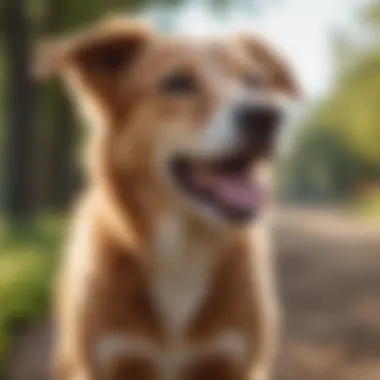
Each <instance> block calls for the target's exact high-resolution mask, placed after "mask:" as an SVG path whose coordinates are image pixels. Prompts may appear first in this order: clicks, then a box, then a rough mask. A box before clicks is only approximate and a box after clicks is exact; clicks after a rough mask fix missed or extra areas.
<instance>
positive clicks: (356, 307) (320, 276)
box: [276, 209, 380, 380]
mask: <svg viewBox="0 0 380 380" xmlns="http://www.w3.org/2000/svg"><path fill="white" fill-rule="evenodd" d="M277 220H278V226H277V232H276V242H277V252H278V270H279V277H280V281H279V287H280V292H281V295H282V300H283V303H284V306H285V315H286V324H285V326H286V328H285V337H284V344H283V347H282V350H281V354H280V359H279V362H278V370H277V372H278V376H277V379H278V380H306V379H307V380H379V379H380V224H377V225H375V224H373V223H372V224H369V223H367V222H364V221H358V220H353V219H350V218H348V217H347V216H345V215H342V214H340V213H334V214H331V213H327V212H324V211H316V210H313V211H310V210H309V211H305V210H295V209H293V210H283V211H282V212H281V213H280V215H279V217H278V219H277Z"/></svg>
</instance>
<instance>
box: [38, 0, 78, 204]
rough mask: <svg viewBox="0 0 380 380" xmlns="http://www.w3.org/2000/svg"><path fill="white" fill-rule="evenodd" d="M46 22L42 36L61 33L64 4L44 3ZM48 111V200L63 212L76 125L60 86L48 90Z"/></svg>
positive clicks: (70, 177)
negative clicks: (49, 106)
mask: <svg viewBox="0 0 380 380" xmlns="http://www.w3.org/2000/svg"><path fill="white" fill-rule="evenodd" d="M46 5H47V12H46V16H47V19H46V22H45V26H44V30H43V33H44V34H46V35H48V36H51V35H53V36H55V35H59V34H61V33H63V31H64V29H65V24H66V18H67V7H68V4H67V1H65V0H47V2H46ZM46 95H47V96H48V97H49V98H50V99H49V104H50V105H51V109H50V119H49V123H50V125H49V126H48V127H49V129H50V133H49V134H48V141H47V144H48V147H47V154H48V156H47V157H46V159H47V160H48V161H47V162H46V163H45V167H47V173H46V174H47V178H46V185H47V194H46V196H47V199H46V203H47V205H48V206H49V207H50V208H53V209H55V210H62V209H64V208H65V206H66V205H67V203H68V201H69V199H70V196H71V193H72V190H73V187H74V185H73V183H74V180H73V178H74V169H75V166H74V160H73V155H74V147H75V122H74V120H73V116H72V113H71V112H70V105H69V102H68V99H67V98H66V96H65V95H64V93H63V90H62V87H61V86H52V87H50V88H49V89H48V90H47V94H46V93H45V96H46Z"/></svg>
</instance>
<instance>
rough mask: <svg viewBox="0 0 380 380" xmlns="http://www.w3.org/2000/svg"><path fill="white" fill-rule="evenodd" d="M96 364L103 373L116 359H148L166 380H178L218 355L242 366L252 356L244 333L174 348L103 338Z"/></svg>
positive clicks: (112, 336)
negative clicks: (182, 373)
mask: <svg viewBox="0 0 380 380" xmlns="http://www.w3.org/2000/svg"><path fill="white" fill-rule="evenodd" d="M95 354H96V362H97V363H98V365H99V366H100V369H101V371H105V372H107V371H109V370H111V368H112V367H109V366H110V365H111V364H112V361H113V360H114V359H117V357H129V358H135V359H146V360H148V361H149V363H151V364H152V365H153V366H154V368H155V370H156V371H157V372H158V374H159V378H160V379H162V380H177V379H178V376H179V373H180V371H181V369H182V368H184V366H186V365H189V364H196V363H197V362H198V361H200V360H202V359H205V358H207V357H208V356H211V355H215V354H222V355H225V356H226V357H228V358H229V359H231V360H233V361H235V362H237V363H241V362H244V360H246V358H247V354H248V341H247V339H246V338H245V337H244V335H243V333H241V332H240V331H234V330H231V331H226V332H224V333H220V334H219V335H217V336H215V337H214V338H213V339H211V340H209V341H205V342H202V343H201V344H191V343H188V344H185V343H180V344H172V345H168V346H159V345H158V344H155V343H154V342H153V341H149V340H147V339H143V338H138V337H133V336H128V335H121V334H119V335H118V334H110V335H107V336H105V337H103V338H102V339H101V340H100V342H99V343H98V344H97V346H96V352H95Z"/></svg>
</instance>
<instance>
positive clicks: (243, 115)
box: [235, 104, 282, 144]
mask: <svg viewBox="0 0 380 380" xmlns="http://www.w3.org/2000/svg"><path fill="white" fill-rule="evenodd" d="M235 112H236V123H237V127H238V128H239V129H240V131H241V134H242V137H243V138H245V139H247V140H248V141H249V142H255V143H257V144H261V143H262V144H268V143H270V142H271V140H272V138H273V135H274V133H275V131H276V130H277V128H278V126H279V124H280V123H281V119H282V114H281V112H280V110H279V109H278V108H276V107H274V106H257V105H251V104H244V105H240V106H239V107H238V108H237V109H236V111H235Z"/></svg>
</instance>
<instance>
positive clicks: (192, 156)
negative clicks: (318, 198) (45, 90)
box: [41, 20, 298, 222]
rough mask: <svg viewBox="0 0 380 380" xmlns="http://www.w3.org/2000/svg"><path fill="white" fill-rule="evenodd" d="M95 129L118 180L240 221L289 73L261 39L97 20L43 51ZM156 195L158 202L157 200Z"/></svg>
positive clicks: (288, 90)
mask: <svg viewBox="0 0 380 380" xmlns="http://www.w3.org/2000/svg"><path fill="white" fill-rule="evenodd" d="M47 51H48V55H47V56H45V58H44V59H43V60H42V61H41V62H42V65H43V67H42V68H41V69H42V71H43V72H45V73H47V72H54V71H59V70H62V72H64V73H66V74H67V77H69V78H70V81H69V83H70V86H71V87H72V88H73V89H74V93H75V95H76V98H77V99H78V101H79V103H80V104H84V105H83V107H82V108H83V109H84V110H85V111H86V112H87V116H89V117H90V118H92V121H93V123H94V124H99V125H97V126H94V128H98V132H100V133H98V134H100V135H101V136H104V137H103V138H104V139H107V140H109V141H112V143H111V144H110V148H109V149H110V152H109V153H110V155H111V156H112V160H114V162H113V164H112V165H113V166H114V167H116V168H118V169H117V170H118V172H119V174H118V175H119V176H123V175H126V176H127V175H128V173H129V174H131V173H134V174H135V177H134V178H136V181H137V178H139V179H141V180H142V181H145V182H144V183H145V184H146V186H147V187H148V188H147V189H145V192H147V193H149V192H150V195H151V196H152V197H155V195H157V194H161V195H162V194H164V195H165V196H168V195H170V197H171V198H173V200H175V201H173V202H176V203H175V204H176V207H179V208H181V210H183V211H184V212H191V213H195V214H197V215H198V216H201V217H202V218H209V216H210V214H212V215H213V217H217V218H219V219H221V220H225V221H229V222H237V221H239V222H241V221H246V220H249V219H251V218H253V217H254V216H255V215H256V214H257V212H258V211H259V210H260V208H261V204H262V198H263V191H264V190H263V189H262V188H261V185H260V183H258V181H257V179H256V177H255V168H256V166H257V165H258V163H259V162H261V161H263V160H267V159H270V157H271V155H272V150H273V145H274V142H275V138H276V134H277V132H278V129H279V127H280V125H281V119H282V110H281V109H280V107H279V106H278V104H277V103H276V101H277V99H278V95H279V94H283V95H287V96H289V97H296V96H298V87H297V84H296V82H295V80H294V78H293V74H292V71H291V70H290V69H289V67H288V66H287V65H286V64H285V62H284V61H283V59H282V58H281V57H280V56H279V55H278V54H277V53H276V52H274V51H273V50H272V49H271V48H270V47H269V46H268V45H267V44H266V43H265V42H263V41H262V40H260V39H258V38H255V37H252V36H247V35H236V36H231V37H230V38H228V39H225V38H224V39H222V38H220V39H203V40H196V39H186V38H182V37H181V38H180V37H178V38H175V37H160V36H157V35H155V34H154V33H152V32H151V31H150V30H148V29H146V28H145V27H143V26H141V25H140V24H137V23H136V22H132V21H130V20H125V21H122V20H111V21H107V22H105V23H101V24H100V25H98V26H96V27H95V28H93V29H92V30H89V31H86V32H85V33H84V34H82V35H80V36H76V37H73V38H71V39H66V40H63V41H62V42H61V43H58V44H56V45H54V46H52V48H50V49H48V50H47ZM158 201H159V200H158Z"/></svg>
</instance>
